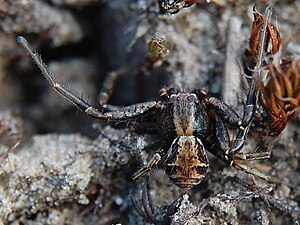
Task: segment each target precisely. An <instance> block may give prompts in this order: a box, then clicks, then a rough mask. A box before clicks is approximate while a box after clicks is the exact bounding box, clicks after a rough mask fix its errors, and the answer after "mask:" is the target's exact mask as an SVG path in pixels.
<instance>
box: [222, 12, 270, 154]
mask: <svg viewBox="0 0 300 225" xmlns="http://www.w3.org/2000/svg"><path fill="white" fill-rule="evenodd" d="M271 15H272V8H271V7H267V8H266V12H265V19H264V24H263V26H262V27H261V29H260V31H259V34H258V40H257V44H258V45H257V49H256V58H255V67H254V71H253V75H252V80H251V83H250V88H249V91H248V94H247V100H246V106H245V109H244V115H243V119H242V123H241V126H240V127H239V131H238V134H237V136H236V139H235V140H234V142H233V143H232V146H231V149H230V150H228V151H227V152H226V155H228V157H229V158H232V157H233V156H234V155H235V154H237V153H238V152H239V151H240V150H241V149H242V148H243V146H244V143H245V140H246V138H247V136H248V132H249V129H250V126H251V122H252V120H253V117H254V114H255V111H256V104H257V95H258V93H259V91H258V83H259V82H258V80H259V79H260V77H261V73H262V69H261V68H262V67H263V65H264V62H265V59H266V57H265V54H266V53H267V52H266V46H268V42H269V36H270V33H269V32H270V31H269V29H268V27H269V25H270V20H271Z"/></svg>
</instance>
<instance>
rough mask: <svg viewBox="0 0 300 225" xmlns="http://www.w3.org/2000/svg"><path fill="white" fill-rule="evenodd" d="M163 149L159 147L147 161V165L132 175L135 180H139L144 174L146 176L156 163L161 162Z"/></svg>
mask: <svg viewBox="0 0 300 225" xmlns="http://www.w3.org/2000/svg"><path fill="white" fill-rule="evenodd" d="M162 153H163V149H159V150H158V151H156V153H155V154H154V155H153V156H152V158H151V159H150V160H149V161H148V162H147V163H146V165H145V166H143V167H142V168H141V169H139V170H138V171H137V172H135V173H134V174H133V176H132V179H133V180H137V179H139V178H140V177H142V176H145V175H146V174H147V173H149V172H150V171H151V170H152V169H153V167H154V166H155V165H157V164H158V163H159V161H160V160H161V158H162V156H161V155H162Z"/></svg>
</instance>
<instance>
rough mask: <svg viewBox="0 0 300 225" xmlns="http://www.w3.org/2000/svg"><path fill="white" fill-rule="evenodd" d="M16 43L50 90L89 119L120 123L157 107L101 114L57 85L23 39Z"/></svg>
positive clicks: (142, 106) (137, 106)
mask: <svg viewBox="0 0 300 225" xmlns="http://www.w3.org/2000/svg"><path fill="white" fill-rule="evenodd" d="M17 42H19V43H20V44H21V46H22V47H24V48H25V49H26V51H27V52H28V53H29V54H30V56H31V57H32V59H33V60H34V62H35V63H36V64H37V66H38V67H39V69H40V70H41V72H42V74H43V75H44V77H45V78H46V80H47V82H48V83H49V85H50V86H51V87H52V89H53V90H54V91H55V92H57V93H58V94H60V95H61V96H63V97H64V98H65V99H67V100H68V101H69V102H71V103H72V104H74V105H75V106H76V107H77V108H78V109H80V110H81V111H83V112H84V113H86V114H87V115H88V116H90V117H94V118H96V119H99V120H106V121H109V120H110V121H116V122H122V121H126V120H128V119H132V118H135V117H137V116H139V115H141V114H144V113H147V112H149V111H151V110H154V109H155V108H156V107H157V102H155V101H151V102H143V103H138V104H134V105H130V106H125V107H121V106H120V107H117V106H115V107H112V110H109V109H110V108H109V107H107V109H108V110H107V111H106V112H102V110H98V109H96V108H94V107H92V106H91V105H89V104H88V103H87V102H86V101H84V100H83V99H81V98H79V97H77V96H76V95H74V94H72V93H71V92H70V91H68V90H66V89H65V88H64V87H62V86H61V85H60V84H59V83H57V82H56V81H55V79H54V77H53V75H52V73H51V71H50V70H49V68H48V66H47V65H46V64H45V63H44V62H43V61H42V59H41V57H40V56H39V55H38V54H37V53H36V52H35V51H34V50H33V48H32V47H31V46H30V45H29V43H28V42H27V41H26V39H25V38H24V37H21V36H19V37H18V38H17Z"/></svg>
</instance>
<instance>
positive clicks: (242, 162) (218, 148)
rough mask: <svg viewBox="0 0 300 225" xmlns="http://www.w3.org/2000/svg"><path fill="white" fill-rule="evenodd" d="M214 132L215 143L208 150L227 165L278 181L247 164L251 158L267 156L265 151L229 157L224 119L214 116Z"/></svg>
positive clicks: (256, 158) (228, 141)
mask: <svg viewBox="0 0 300 225" xmlns="http://www.w3.org/2000/svg"><path fill="white" fill-rule="evenodd" d="M215 129H216V130H215V133H216V137H217V143H218V144H217V145H213V146H212V147H211V148H210V151H211V152H212V153H213V154H214V155H216V156H217V157H218V158H220V159H222V160H223V161H225V162H227V163H228V164H229V165H231V166H233V167H234V168H236V169H238V170H240V171H243V172H245V173H248V174H252V175H254V176H256V177H259V178H262V179H264V180H267V181H270V182H275V183H280V182H281V181H279V180H277V179H275V178H273V177H271V176H268V175H266V174H264V173H262V172H260V171H258V170H256V169H254V168H252V167H251V166H250V164H249V161H253V160H260V159H265V158H268V157H269V154H266V153H265V152H262V153H260V152H258V153H251V154H235V155H234V156H233V157H232V158H229V157H228V155H227V152H228V151H229V150H230V149H231V146H230V139H229V134H228V130H227V127H226V124H225V123H224V121H223V120H222V119H221V118H220V117H218V115H216V116H215Z"/></svg>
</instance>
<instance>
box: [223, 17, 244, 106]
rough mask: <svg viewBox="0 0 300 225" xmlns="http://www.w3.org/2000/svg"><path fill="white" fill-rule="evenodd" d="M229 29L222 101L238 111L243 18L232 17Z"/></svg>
mask: <svg viewBox="0 0 300 225" xmlns="http://www.w3.org/2000/svg"><path fill="white" fill-rule="evenodd" d="M228 27H229V29H228V35H227V45H226V61H225V74H224V82H223V85H222V100H223V101H224V102H226V103H227V104H228V105H230V106H231V107H233V108H234V109H237V107H238V92H237V90H240V83H241V69H240V66H239V63H238V58H239V51H240V49H241V46H242V38H241V28H242V21H241V18H240V17H237V16H233V17H231V18H230V20H229V25H228Z"/></svg>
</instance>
